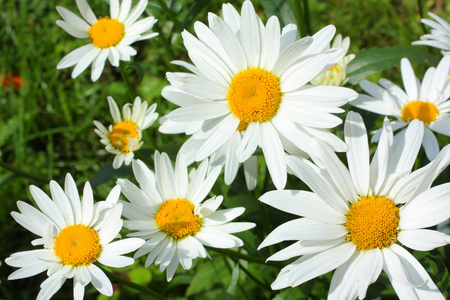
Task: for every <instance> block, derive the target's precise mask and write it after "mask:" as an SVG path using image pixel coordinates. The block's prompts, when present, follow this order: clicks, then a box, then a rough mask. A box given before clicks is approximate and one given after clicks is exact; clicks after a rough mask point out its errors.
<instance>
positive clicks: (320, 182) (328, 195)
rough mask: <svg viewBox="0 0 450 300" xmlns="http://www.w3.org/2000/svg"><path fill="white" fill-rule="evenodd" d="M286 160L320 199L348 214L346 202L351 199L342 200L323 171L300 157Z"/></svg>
mask: <svg viewBox="0 0 450 300" xmlns="http://www.w3.org/2000/svg"><path fill="white" fill-rule="evenodd" d="M286 160H287V164H288V166H289V168H290V169H291V171H292V173H293V174H294V175H295V176H297V177H298V178H299V179H301V180H302V181H303V182H305V183H306V184H307V185H308V186H309V187H310V189H311V190H312V191H313V192H314V193H316V195H317V196H318V197H319V198H320V199H322V200H323V201H324V202H325V203H327V204H328V205H329V206H331V207H332V208H333V209H334V210H336V211H337V212H339V213H341V214H346V213H347V212H348V205H347V202H346V201H348V200H350V199H342V198H341V196H340V195H339V194H338V193H337V192H336V191H335V190H334V189H333V187H332V186H330V184H329V183H328V182H327V180H326V179H324V178H323V177H322V175H321V174H320V173H321V171H320V169H319V168H318V167H317V166H316V165H314V164H312V163H311V162H309V161H307V160H306V159H303V158H300V157H294V156H288V157H287V158H286Z"/></svg>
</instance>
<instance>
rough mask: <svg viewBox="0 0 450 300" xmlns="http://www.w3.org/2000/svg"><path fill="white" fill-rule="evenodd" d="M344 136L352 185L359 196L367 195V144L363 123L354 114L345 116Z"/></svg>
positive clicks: (359, 117)
mask: <svg viewBox="0 0 450 300" xmlns="http://www.w3.org/2000/svg"><path fill="white" fill-rule="evenodd" d="M344 134H345V142H346V143H347V144H348V145H349V150H348V152H347V161H348V169H349V171H350V175H351V177H352V181H353V184H354V185H355V188H356V191H357V192H358V193H359V194H360V195H368V193H369V175H370V170H369V142H368V139H367V132H366V127H365V126H364V121H363V119H362V117H361V116H360V115H359V114H357V113H354V112H349V113H348V114H347V118H346V120H345V127H344ZM349 200H350V199H349ZM355 200H356V199H355Z"/></svg>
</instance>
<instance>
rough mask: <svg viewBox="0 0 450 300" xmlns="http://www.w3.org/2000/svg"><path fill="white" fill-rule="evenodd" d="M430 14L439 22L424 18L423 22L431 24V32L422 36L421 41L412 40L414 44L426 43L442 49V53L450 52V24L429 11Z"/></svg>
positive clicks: (447, 53)
mask: <svg viewBox="0 0 450 300" xmlns="http://www.w3.org/2000/svg"><path fill="white" fill-rule="evenodd" d="M428 15H429V16H430V17H432V18H433V19H435V20H436V21H437V22H435V21H432V20H429V19H422V23H423V24H425V25H428V26H430V27H431V28H432V29H431V33H430V34H424V35H422V36H421V37H420V41H415V42H412V44H413V45H426V46H430V47H434V48H439V49H442V54H444V55H449V54H450V24H449V23H448V22H447V21H445V20H444V19H442V18H440V17H439V16H437V15H435V14H433V13H431V12H429V13H428Z"/></svg>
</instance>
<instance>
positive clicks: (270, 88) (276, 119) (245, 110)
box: [159, 0, 357, 189]
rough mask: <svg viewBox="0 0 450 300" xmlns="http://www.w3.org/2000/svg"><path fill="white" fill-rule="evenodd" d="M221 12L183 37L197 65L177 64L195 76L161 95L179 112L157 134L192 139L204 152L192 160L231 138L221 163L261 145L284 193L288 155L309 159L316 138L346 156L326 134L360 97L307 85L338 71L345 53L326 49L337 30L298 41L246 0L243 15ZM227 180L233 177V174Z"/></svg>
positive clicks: (181, 77)
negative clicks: (260, 15) (352, 101)
mask: <svg viewBox="0 0 450 300" xmlns="http://www.w3.org/2000/svg"><path fill="white" fill-rule="evenodd" d="M222 12H223V18H220V17H218V16H217V15H215V14H213V13H209V15H208V23H209V26H206V25H205V24H203V23H201V22H196V23H195V26H194V30H195V33H196V35H197V37H195V36H194V35H192V34H190V33H189V32H187V31H184V32H183V33H182V37H183V41H184V45H185V47H186V49H187V51H188V54H189V58H190V59H191V61H192V62H193V64H190V63H187V62H183V61H176V62H175V63H176V64H179V65H181V66H183V67H185V68H186V69H187V70H189V71H190V72H192V73H185V72H179V73H171V72H169V73H167V79H168V80H169V82H170V84H171V85H170V86H167V87H165V88H164V89H163V91H162V95H163V97H164V98H166V99H167V100H168V101H170V102H172V103H174V104H176V105H178V106H180V107H179V108H177V109H175V110H174V111H172V112H171V113H169V114H168V115H166V116H165V117H163V118H162V119H161V127H160V128H159V130H160V131H161V132H162V133H185V134H188V135H192V136H191V137H190V139H189V141H188V142H189V143H190V146H189V148H190V149H199V150H198V151H195V153H191V152H189V151H190V150H189V149H186V148H187V147H184V148H182V151H184V152H186V155H187V156H191V155H192V156H193V158H194V160H195V161H202V160H204V159H205V158H207V157H210V156H211V155H212V154H214V153H215V152H216V151H218V150H219V149H220V148H221V147H223V146H224V145H225V144H226V143H227V142H228V141H229V140H230V139H232V138H233V139H235V142H233V144H232V145H231V144H229V147H228V146H227V147H225V148H222V152H223V153H222V155H221V156H223V161H227V160H236V161H237V163H244V162H245V161H247V160H248V159H249V158H250V157H251V156H252V155H253V153H254V152H255V151H256V149H257V148H258V147H260V148H261V149H262V153H263V155H264V158H265V162H266V164H267V167H268V170H269V173H270V175H271V178H272V181H273V183H274V184H275V186H276V187H277V188H278V189H282V188H283V187H284V186H285V184H286V179H287V173H286V159H285V152H288V153H291V154H294V153H295V154H299V155H300V154H301V155H303V156H306V155H307V154H306V153H311V152H314V151H315V150H314V149H313V148H312V147H311V146H310V145H311V144H312V139H313V138H318V139H320V140H321V141H323V142H325V143H328V144H330V145H331V147H332V148H333V149H334V150H335V151H345V150H347V147H346V145H345V143H343V142H342V141H341V140H340V139H339V138H338V137H336V136H335V135H334V134H333V133H331V132H330V131H329V130H328V129H329V128H334V127H336V126H337V125H339V124H341V123H342V120H341V118H339V117H337V116H335V115H333V113H340V112H343V111H344V110H343V109H341V108H340V106H342V105H344V104H346V103H347V102H348V101H349V100H352V99H355V98H356V97H357V93H355V92H354V91H353V90H351V89H347V88H344V87H335V86H314V85H310V84H308V83H309V82H310V81H311V80H312V79H313V78H315V77H317V76H318V75H320V74H322V73H323V72H325V71H326V70H328V69H330V68H331V67H332V66H334V65H336V63H337V62H338V61H339V60H340V59H342V57H343V56H344V54H345V49H343V48H334V49H329V50H325V51H324V49H325V48H326V47H327V45H328V44H329V43H330V41H331V39H332V38H333V36H334V34H335V31H336V29H335V27H334V26H332V25H329V26H326V27H324V28H323V29H322V30H320V31H319V32H317V33H316V34H314V35H313V36H312V37H310V36H308V37H304V38H302V39H299V40H297V39H296V37H297V27H296V26H295V25H293V24H290V25H287V26H286V27H284V28H283V29H281V28H280V22H279V21H278V19H277V17H276V16H272V17H270V18H269V19H268V21H267V23H266V24H265V25H264V24H263V22H262V21H261V19H260V18H259V16H258V15H257V13H256V12H255V9H254V7H253V4H252V2H250V1H248V0H247V1H244V4H243V5H242V9H241V13H240V14H239V12H238V11H237V10H236V9H235V8H234V7H233V6H232V5H231V4H223V6H222ZM236 132H237V133H239V136H238V135H237V134H236ZM238 139H240V141H238ZM234 143H237V144H234ZM235 145H237V147H235ZM235 166H236V163H234V165H233V168H235ZM237 166H239V164H237ZM229 174H230V176H229V178H230V179H231V178H233V179H234V178H235V176H231V174H235V173H234V171H233V172H230V173H229Z"/></svg>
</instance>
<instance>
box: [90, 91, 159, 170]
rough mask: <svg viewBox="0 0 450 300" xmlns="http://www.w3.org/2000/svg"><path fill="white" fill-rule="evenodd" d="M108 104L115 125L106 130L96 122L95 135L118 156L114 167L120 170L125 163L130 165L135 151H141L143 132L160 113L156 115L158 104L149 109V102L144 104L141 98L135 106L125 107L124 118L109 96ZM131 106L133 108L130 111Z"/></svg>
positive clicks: (108, 149)
mask: <svg viewBox="0 0 450 300" xmlns="http://www.w3.org/2000/svg"><path fill="white" fill-rule="evenodd" d="M108 104H109V109H110V111H111V115H112V117H113V121H114V124H112V125H110V126H109V128H106V127H105V126H103V125H102V124H101V123H100V122H98V121H95V120H94V124H95V126H96V127H97V128H96V129H95V133H97V134H98V136H99V137H100V138H101V140H100V142H101V143H102V144H104V145H105V146H106V150H107V151H108V152H110V153H112V154H115V155H116V157H115V158H114V161H113V167H114V168H115V169H118V168H120V167H121V166H122V164H123V163H125V165H129V164H130V162H131V160H132V159H133V157H134V151H137V150H139V149H140V148H141V146H142V145H143V144H144V142H143V141H142V130H144V129H147V128H148V127H150V125H152V123H153V122H154V121H155V120H156V118H157V117H158V113H155V109H156V103H154V104H152V105H151V106H150V107H149V108H147V106H148V103H147V101H144V102H142V101H141V98H140V97H136V99H134V103H133V105H131V103H127V104H125V105H124V106H123V109H122V111H123V118H122V117H121V116H120V110H119V107H118V106H117V104H116V102H115V101H114V99H113V98H112V97H111V96H108ZM130 106H133V108H132V109H130Z"/></svg>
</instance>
